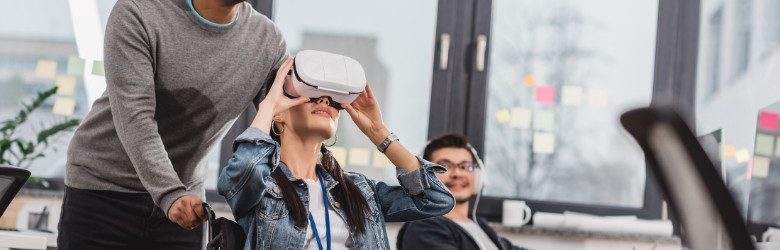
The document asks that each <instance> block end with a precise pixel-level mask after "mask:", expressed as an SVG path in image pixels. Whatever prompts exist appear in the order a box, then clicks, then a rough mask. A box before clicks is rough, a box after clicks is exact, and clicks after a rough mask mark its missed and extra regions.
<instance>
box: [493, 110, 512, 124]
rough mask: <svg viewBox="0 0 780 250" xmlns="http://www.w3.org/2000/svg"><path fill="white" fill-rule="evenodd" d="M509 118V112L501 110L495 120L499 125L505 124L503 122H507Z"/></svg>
mask: <svg viewBox="0 0 780 250" xmlns="http://www.w3.org/2000/svg"><path fill="white" fill-rule="evenodd" d="M509 116H510V115H509V110H506V109H502V110H499V111H498V113H496V120H498V122H500V123H505V122H508V121H509V119H510V117H509Z"/></svg>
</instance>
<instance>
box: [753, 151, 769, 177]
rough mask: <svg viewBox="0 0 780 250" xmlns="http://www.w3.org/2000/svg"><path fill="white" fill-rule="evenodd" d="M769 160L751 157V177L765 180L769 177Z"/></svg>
mask: <svg viewBox="0 0 780 250" xmlns="http://www.w3.org/2000/svg"><path fill="white" fill-rule="evenodd" d="M769 163H770V162H769V158H766V157H762V156H756V157H753V169H752V170H751V171H752V172H753V173H752V174H751V175H752V176H753V177H759V178H766V177H767V176H768V175H769Z"/></svg>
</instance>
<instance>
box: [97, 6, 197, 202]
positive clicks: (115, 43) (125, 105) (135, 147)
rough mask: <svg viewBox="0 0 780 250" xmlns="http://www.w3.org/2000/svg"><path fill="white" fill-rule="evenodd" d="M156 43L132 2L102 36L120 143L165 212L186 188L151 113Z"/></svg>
mask: <svg viewBox="0 0 780 250" xmlns="http://www.w3.org/2000/svg"><path fill="white" fill-rule="evenodd" d="M151 44H154V43H153V42H152V41H151V40H150V38H149V36H148V33H147V29H146V27H145V25H144V22H143V18H142V13H141V12H140V10H139V9H138V6H136V5H135V3H134V2H132V1H130V0H120V1H119V2H118V3H117V4H116V5H115V6H114V8H113V10H112V11H111V15H110V16H109V18H108V24H107V26H106V36H105V44H104V45H105V47H104V51H105V53H104V55H105V58H104V60H105V72H106V85H107V91H108V98H109V103H110V106H111V115H112V117H113V122H114V125H115V126H116V132H117V135H118V137H119V140H120V142H121V144H122V147H123V148H124V150H125V151H126V152H127V155H128V156H129V158H130V161H131V162H132V164H133V167H134V168H135V171H136V173H137V174H138V178H139V179H140V180H141V184H142V185H143V186H144V188H145V189H146V191H147V192H149V194H150V195H151V196H152V199H153V200H154V203H155V204H156V205H157V206H160V208H162V210H163V211H164V212H165V213H166V214H167V213H168V209H169V208H170V206H171V205H172V204H173V203H174V201H176V200H177V199H179V198H180V197H182V196H184V195H185V194H186V192H187V190H186V188H185V186H184V184H183V183H182V181H181V180H180V179H179V177H178V175H177V174H176V171H175V170H174V168H173V164H172V163H171V160H170V159H169V158H168V153H167V152H166V150H165V146H164V145H163V142H162V138H161V137H160V134H159V132H158V128H157V122H156V121H155V119H154V115H155V105H156V97H155V81H154V63H153V57H152V54H151Z"/></svg>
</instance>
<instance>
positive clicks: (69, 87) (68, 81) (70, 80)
mask: <svg viewBox="0 0 780 250" xmlns="http://www.w3.org/2000/svg"><path fill="white" fill-rule="evenodd" d="M54 84H55V85H57V94H59V95H73V92H74V91H75V90H76V78H75V77H72V76H58V77H57V80H56V81H54Z"/></svg>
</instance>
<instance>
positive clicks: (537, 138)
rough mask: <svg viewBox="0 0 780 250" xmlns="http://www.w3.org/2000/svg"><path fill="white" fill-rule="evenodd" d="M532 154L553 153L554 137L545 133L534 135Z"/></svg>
mask: <svg viewBox="0 0 780 250" xmlns="http://www.w3.org/2000/svg"><path fill="white" fill-rule="evenodd" d="M533 151H534V153H537V154H552V153H553V152H555V135H553V134H552V133H547V132H536V133H534V146H533Z"/></svg>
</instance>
